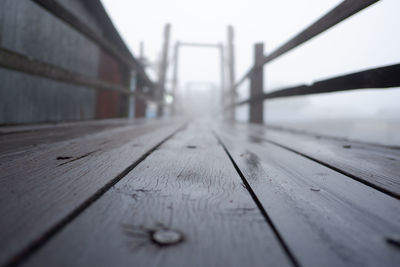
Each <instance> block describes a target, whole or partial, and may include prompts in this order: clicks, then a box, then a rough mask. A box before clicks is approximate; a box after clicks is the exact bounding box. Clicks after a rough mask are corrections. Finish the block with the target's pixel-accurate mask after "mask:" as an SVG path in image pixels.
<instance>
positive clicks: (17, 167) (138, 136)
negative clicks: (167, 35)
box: [0, 121, 182, 265]
mask: <svg viewBox="0 0 400 267" xmlns="http://www.w3.org/2000/svg"><path fill="white" fill-rule="evenodd" d="M181 126H182V123H181V122H179V121H163V122H157V123H156V122H154V123H149V124H144V125H143V126H140V127H138V126H135V125H134V126H131V127H129V128H125V127H124V128H117V129H111V130H108V131H104V132H101V133H98V134H94V135H89V136H85V137H82V138H75V139H72V140H67V141H62V142H57V143H54V144H53V145H51V146H48V147H46V148H45V149H42V150H40V149H38V150H37V151H36V152H35V153H28V154H21V156H19V157H16V156H15V155H13V156H10V157H3V158H2V159H1V162H0V164H1V165H0V167H1V172H0V214H1V215H2V216H1V217H2V219H1V220H0V229H2V230H1V231H0V265H3V264H5V263H13V262H15V261H17V260H18V259H19V258H20V257H23V256H24V255H26V254H27V253H29V252H30V251H31V250H32V249H34V248H35V247H36V246H38V245H39V244H41V243H42V242H44V241H45V240H46V239H47V238H49V237H51V235H52V234H54V232H55V231H56V230H57V229H58V228H60V227H62V226H63V225H65V224H66V223H68V222H69V220H71V218H73V216H74V214H76V213H77V212H78V211H79V210H80V209H83V208H84V207H85V206H87V205H89V204H90V203H91V201H94V199H95V198H96V197H97V196H98V195H99V194H101V193H102V192H103V191H104V190H106V189H108V188H109V187H110V186H112V184H113V183H115V182H116V181H118V179H120V178H121V177H122V176H123V175H124V174H125V173H126V172H127V171H129V170H130V169H131V168H133V167H134V166H135V164H137V163H138V162H139V161H140V160H141V159H142V158H143V156H144V155H145V154H146V153H149V151H152V149H154V147H156V146H157V145H158V144H159V143H160V142H162V141H163V140H165V139H166V138H168V136H170V135H171V134H172V133H173V132H175V131H176V130H177V129H178V128H179V127H181Z"/></svg>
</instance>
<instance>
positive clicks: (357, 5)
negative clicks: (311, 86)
mask: <svg viewBox="0 0 400 267" xmlns="http://www.w3.org/2000/svg"><path fill="white" fill-rule="evenodd" d="M378 1H379V0H345V1H343V2H341V3H340V4H339V5H337V6H336V7H335V8H334V9H332V10H331V11H329V12H328V13H327V14H325V15H324V16H322V17H321V18H320V19H318V20H317V21H316V22H314V23H313V24H311V25H310V26H309V27H307V28H306V29H305V30H303V31H302V32H300V33H299V34H297V35H296V36H295V37H293V38H292V39H290V40H289V41H287V42H286V43H284V44H283V45H281V46H280V47H278V48H277V49H276V50H275V51H273V52H272V53H271V54H269V55H268V56H265V57H264V59H263V60H262V61H261V62H260V64H259V65H258V66H253V67H252V68H251V69H250V70H248V71H247V72H246V73H245V75H244V76H243V77H242V78H241V79H240V80H239V81H238V82H237V83H236V84H235V87H238V86H239V85H241V84H242V83H243V82H244V81H245V80H246V79H247V78H249V77H250V75H251V73H252V72H253V71H254V70H255V69H256V68H259V67H260V66H262V65H265V64H267V63H268V62H271V61H272V60H274V59H276V58H278V57H279V56H281V55H283V54H285V53H286V52H288V51H290V50H292V49H293V48H296V47H297V46H299V45H301V44H303V43H305V42H307V41H308V40H310V39H312V38H314V37H315V36H317V35H319V34H320V33H322V32H324V31H326V30H328V29H329V28H331V27H333V26H335V25H336V24H338V23H340V22H342V21H343V20H345V19H347V18H349V17H351V16H352V15H354V14H356V13H357V12H359V11H361V10H363V9H364V8H366V7H368V6H370V5H372V4H374V3H376V2H378Z"/></svg>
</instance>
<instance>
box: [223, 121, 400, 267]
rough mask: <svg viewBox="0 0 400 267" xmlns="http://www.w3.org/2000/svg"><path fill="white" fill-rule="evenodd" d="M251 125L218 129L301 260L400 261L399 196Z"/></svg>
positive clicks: (323, 262)
mask: <svg viewBox="0 0 400 267" xmlns="http://www.w3.org/2000/svg"><path fill="white" fill-rule="evenodd" d="M249 127H250V128H252V126H249ZM249 132H250V131H249ZM249 132H246V131H243V127H241V126H240V125H238V124H236V125H231V126H226V127H225V128H223V129H222V128H219V129H217V135H218V136H219V138H220V139H221V140H222V142H223V144H224V145H225V146H226V148H227V150H228V151H229V153H230V155H231V157H232V158H233V160H234V161H235V162H236V164H237V166H238V168H239V169H240V171H241V172H242V175H243V176H244V177H245V178H246V180H247V181H248V183H249V185H250V186H251V188H252V190H253V192H254V194H255V195H256V196H257V198H258V200H259V201H260V202H261V203H262V205H263V207H264V209H265V211H266V213H267V214H268V215H269V216H270V218H271V221H272V223H273V224H274V225H275V226H276V228H277V231H278V232H279V233H280V235H281V236H282V238H283V240H284V241H285V243H286V244H287V246H288V248H289V249H290V251H291V252H292V253H293V254H294V257H295V258H296V260H297V261H298V263H299V265H301V266H399V263H400V253H399V251H398V247H397V246H396V245H392V244H390V243H389V242H387V240H390V239H391V238H396V236H397V234H398V233H399V232H400V223H399V222H400V205H399V204H400V203H399V201H398V200H396V199H394V198H392V197H390V196H388V195H386V194H383V193H381V192H379V191H377V190H375V189H373V188H371V187H369V186H366V185H364V184H361V183H359V182H357V181H355V180H353V179H350V178H348V177H346V176H344V175H342V174H340V173H338V172H336V171H333V170H332V169H330V168H327V167H325V166H323V165H320V164H318V163H316V162H314V161H312V160H309V159H307V158H305V157H302V156H300V155H298V154H296V153H293V152H290V151H288V150H286V149H283V148H281V147H278V146H276V145H273V144H271V143H269V142H266V141H264V140H263V139H261V138H257V137H254V136H252V135H249Z"/></svg>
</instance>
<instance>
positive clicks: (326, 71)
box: [102, 0, 400, 118]
mask: <svg viewBox="0 0 400 267" xmlns="http://www.w3.org/2000/svg"><path fill="white" fill-rule="evenodd" d="M102 2H103V4H104V6H105V7H106V9H107V11H108V12H109V14H110V16H111V18H112V19H113V22H114V24H115V25H116V27H117V29H118V30H119V31H120V33H121V35H122V36H123V38H124V40H125V41H126V42H127V44H128V46H129V47H130V48H131V51H132V52H133V53H134V54H135V55H138V53H139V51H138V50H139V42H140V41H144V44H145V55H146V56H147V57H148V58H149V59H150V60H153V61H154V60H156V59H157V57H158V56H159V54H160V51H161V45H162V30H163V27H164V25H165V24H166V23H171V25H172V32H171V33H172V44H174V43H175V41H176V40H180V41H193V42H207V43H218V42H226V26H227V25H229V24H231V25H233V26H234V29H235V45H236V75H237V78H240V76H241V75H243V73H245V71H246V70H247V69H248V68H249V67H250V66H251V64H252V53H253V44H254V43H256V42H264V43H265V47H266V54H267V53H268V52H270V51H272V50H273V49H275V48H276V47H278V46H279V45H281V44H282V43H283V42H285V41H286V40H288V39H289V38H291V37H292V36H293V35H295V34H296V33H298V32H299V31H301V30H302V29H304V28H305V27H306V26H308V25H309V24H311V23H312V22H314V21H315V20H316V19H317V18H318V17H320V16H321V15H323V14H325V13H326V12H327V11H328V10H330V9H332V8H333V7H334V6H336V5H337V4H338V3H340V2H341V1H338V0H323V1H322V0H304V1H300V0H218V1H217V0H201V1H200V0H196V1H193V0H192V1H190V0H145V1H128V0H102ZM399 11H400V1H399V0H382V1H380V2H378V3H377V4H374V5H372V6H371V7H369V8H367V9H366V10H364V11H361V12H360V13H358V14H356V15H355V16H353V17H351V18H350V19H348V20H346V21H344V22H342V23H341V24H339V25H337V26H336V27H334V28H332V29H330V30H328V31H327V32H325V33H323V34H321V35H320V36H318V37H316V38H314V39H313V40H311V41H309V42H308V43H306V44H304V45H302V46H300V47H298V48H296V49H295V50H293V51H291V52H289V53H287V54H286V55H284V56H282V57H280V58H279V59H277V60H275V61H274V62H273V63H271V64H270V65H268V66H267V68H265V74H264V75H265V76H264V77H265V84H266V88H265V89H264V90H265V91H268V90H272V89H277V88H279V87H284V86H287V85H295V84H300V83H310V82H312V81H315V80H318V79H325V78H328V77H332V76H336V75H339V74H345V73H349V72H354V71H357V70H362V69H367V68H372V67H377V66H384V65H388V64H394V63H398V62H400V27H399V26H400V16H399V15H398V13H399ZM170 52H171V53H170V55H171V56H172V46H171V51H170ZM181 52H182V53H181V54H180V62H179V64H180V72H179V77H180V86H181V87H184V85H185V84H186V83H187V82H196V81H201V82H215V83H217V84H218V83H219V58H218V53H217V51H216V50H215V51H213V50H204V49H197V48H184V49H183V50H181ZM246 86H247V85H246V84H245V85H243V86H242V88H240V93H241V95H242V96H245V95H246V91H247V87H246ZM328 96H329V97H328ZM332 96H333V97H332ZM297 99H298V100H297ZM399 100H400V90H390V91H380V92H378V93H375V92H362V93H357V94H355V93H335V94H330V95H325V96H322V95H321V96H311V97H302V98H293V99H291V100H289V101H287V100H277V101H275V100H274V101H271V103H272V104H271V105H269V109H274V106H278V105H279V107H284V106H288V107H290V106H296V105H297V106H300V107H301V110H300V111H301V112H299V113H297V114H296V116H297V117H296V118H298V117H299V116H304V117H307V116H308V117H310V116H315V115H316V114H317V117H321V118H324V117H328V118H331V117H332V114H335V116H336V117H346V116H353V115H357V116H358V115H360V116H364V115H365V116H376V115H377V114H378V112H381V113H380V114H383V112H386V113H385V114H388V112H387V110H392V111H393V112H391V114H392V115H393V113H395V112H396V110H397V111H398V114H400V107H399V106H400V105H399V104H398V103H399V102H400V101H399ZM284 101H287V102H286V104H285V103H283V102H284ZM296 101H298V103H297V104H296ZM273 102H274V103H275V104H274V103H273ZM278 103H279V104H278ZM293 103H294V104H293ZM304 103H306V104H307V105H304ZM277 110H279V111H281V112H283V113H285V112H284V111H282V108H280V109H279V108H277ZM382 110H386V111H383V112H382ZM269 114H270V113H269V112H268V115H269ZM288 114H290V113H288ZM349 114H351V115H349ZM292 115H293V113H292ZM392 115H391V116H390V117H393V116H392ZM385 116H386V115H385ZM289 117H290V116H289ZM394 117H396V116H394ZM397 117H398V115H397ZM385 118H386V117H385Z"/></svg>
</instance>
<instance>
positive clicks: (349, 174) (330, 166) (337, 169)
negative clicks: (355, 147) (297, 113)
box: [254, 136, 400, 199]
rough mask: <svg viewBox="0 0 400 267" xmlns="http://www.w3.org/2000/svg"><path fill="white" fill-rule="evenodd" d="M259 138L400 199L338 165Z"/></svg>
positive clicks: (399, 197)
mask: <svg viewBox="0 0 400 267" xmlns="http://www.w3.org/2000/svg"><path fill="white" fill-rule="evenodd" d="M254 137H255V136H254ZM261 139H263V140H264V141H266V142H268V143H270V144H272V145H275V146H278V147H280V148H283V149H286V150H288V151H290V152H293V153H295V154H297V155H300V156H303V157H305V158H307V159H309V160H312V161H314V162H316V163H318V164H321V165H323V166H325V167H327V168H329V169H331V170H334V171H336V172H338V173H341V174H343V175H345V176H347V177H349V178H351V179H353V180H355V181H357V182H359V183H362V184H364V185H366V186H369V187H372V188H374V189H375V190H378V191H379V192H382V193H384V194H386V195H389V196H391V197H394V198H396V199H400V194H398V193H396V192H392V191H389V190H387V189H385V188H383V187H380V186H378V185H376V184H373V183H371V182H369V181H367V180H364V179H363V178H360V177H358V176H356V175H354V174H351V173H349V172H346V171H345V170H342V169H339V168H338V167H335V166H333V165H331V164H329V163H326V162H323V161H321V160H318V159H316V158H314V157H311V156H308V155H306V154H303V153H301V152H299V151H297V150H294V149H292V148H290V147H287V146H285V145H282V144H280V143H277V142H275V141H272V140H270V139H267V138H264V137H261Z"/></svg>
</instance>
